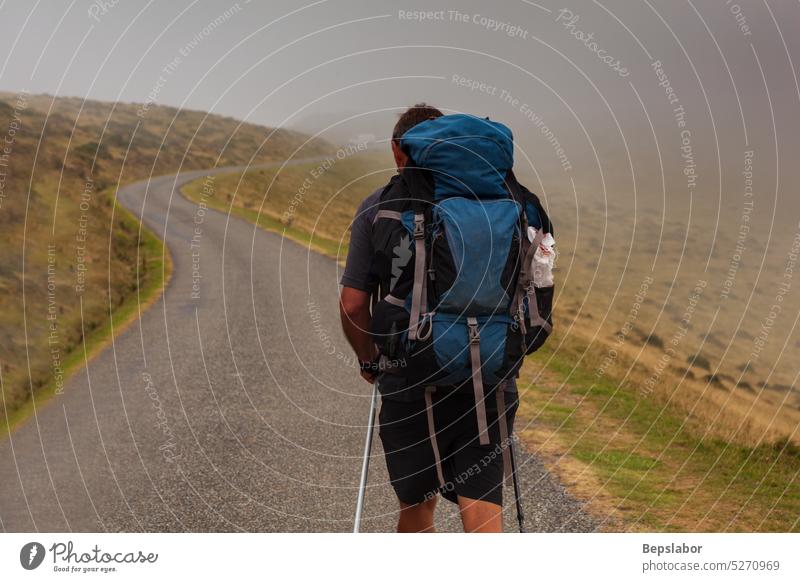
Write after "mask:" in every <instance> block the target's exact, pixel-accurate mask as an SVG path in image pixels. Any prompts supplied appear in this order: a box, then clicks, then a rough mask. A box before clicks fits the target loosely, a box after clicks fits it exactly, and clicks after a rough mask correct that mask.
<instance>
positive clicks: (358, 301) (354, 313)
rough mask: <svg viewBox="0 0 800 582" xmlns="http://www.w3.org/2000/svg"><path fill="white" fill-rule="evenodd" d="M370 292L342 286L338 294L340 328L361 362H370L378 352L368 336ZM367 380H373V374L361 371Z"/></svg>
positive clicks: (370, 317) (370, 318) (370, 316)
mask: <svg viewBox="0 0 800 582" xmlns="http://www.w3.org/2000/svg"><path fill="white" fill-rule="evenodd" d="M369 308H370V294H369V293H367V292H366V291H362V290H360V289H354V288H353V287H342V292H341V294H340V295H339V313H340V315H341V318H342V330H343V331H344V335H345V337H346V338H347V341H348V342H349V343H350V346H351V347H352V348H353V351H355V353H356V357H357V358H358V359H359V360H360V361H362V362H371V361H372V360H374V359H375V356H376V355H377V354H378V350H377V349H376V347H375V344H374V343H373V342H372V338H370V336H369V328H370V323H371V321H372V314H371V313H370V309H369ZM361 375H362V376H363V377H364V379H365V380H366V381H367V382H370V383H371V382H374V381H375V374H372V373H369V372H364V371H362V372H361Z"/></svg>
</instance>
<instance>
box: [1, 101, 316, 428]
mask: <svg viewBox="0 0 800 582" xmlns="http://www.w3.org/2000/svg"><path fill="white" fill-rule="evenodd" d="M0 134H2V135H0V144H2V145H0V380H2V390H1V391H0V396H1V397H2V404H3V406H2V408H0V410H2V414H0V429H2V432H4V433H5V432H7V430H6V427H10V426H13V424H14V423H15V422H17V421H19V420H20V419H22V418H24V417H25V415H26V414H27V413H28V412H29V411H30V410H31V409H32V399H31V397H32V396H33V395H35V398H36V403H37V404H40V403H41V401H42V400H43V399H44V398H46V397H48V396H52V395H53V394H57V393H59V392H60V391H61V390H62V389H63V384H64V383H65V382H66V380H67V378H68V377H69V375H70V373H72V372H73V371H74V370H76V369H78V368H79V367H80V366H81V365H82V363H83V362H84V359H85V358H87V357H90V356H91V355H92V354H93V353H95V352H96V351H97V349H98V348H99V347H100V346H101V345H102V344H103V342H104V341H105V340H106V339H107V338H108V337H109V335H110V333H111V319H112V318H113V327H114V330H115V331H118V330H119V329H121V328H122V327H124V325H125V323H126V322H129V321H130V320H132V319H134V318H135V317H136V316H137V315H138V312H139V311H140V309H141V308H142V307H143V306H144V305H146V304H147V303H148V302H152V301H153V300H154V298H155V297H156V296H157V295H158V293H159V292H160V290H161V288H162V286H163V283H164V280H165V277H167V276H168V275H169V269H170V265H169V258H168V257H167V256H166V255H165V251H164V249H163V247H162V245H161V243H160V242H159V241H158V239H157V238H156V237H155V236H153V234H152V233H150V232H149V231H148V230H147V229H144V228H141V225H140V224H139V222H138V221H137V220H136V218H135V217H134V216H132V215H131V214H130V213H129V212H127V211H126V210H124V209H123V208H121V207H120V206H119V205H117V204H116V203H115V193H116V189H117V188H118V186H120V185H122V184H126V183H130V182H134V181H137V180H142V179H146V178H148V177H149V176H155V175H161V174H165V173H171V172H175V171H179V170H191V169H198V168H210V167H214V166H215V165H220V166H229V165H241V164H248V163H260V162H268V161H274V160H277V159H285V158H286V157H288V156H289V155H291V154H293V153H294V154H295V155H298V156H301V157H302V156H309V157H310V156H319V155H321V154H323V153H326V152H329V151H331V150H332V148H331V146H330V145H329V144H327V143H325V142H322V141H319V140H314V141H310V142H309V143H305V142H306V137H305V136H303V135H302V134H298V133H295V132H291V131H286V130H279V131H276V132H274V133H273V132H272V130H270V129H269V128H265V127H259V126H255V125H252V124H245V123H239V122H237V121H236V120H233V119H228V118H222V117H219V116H215V115H207V114H205V113H201V112H194V111H180V112H179V111H178V110H176V109H174V108H167V107H158V106H150V107H149V108H147V109H146V110H143V109H140V108H139V106H137V105H135V104H120V103H117V104H113V103H99V102H93V101H86V102H84V101H82V100H81V99H76V98H55V99H54V98H52V97H50V96H32V95H27V94H21V95H12V94H8V93H0ZM304 143H305V145H304Z"/></svg>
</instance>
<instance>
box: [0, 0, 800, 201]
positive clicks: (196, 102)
mask: <svg viewBox="0 0 800 582" xmlns="http://www.w3.org/2000/svg"><path fill="white" fill-rule="evenodd" d="M419 10H424V11H429V12H434V14H429V15H428V18H426V19H425V20H422V21H421V20H419V19H418V18H417V15H415V14H414V11H419ZM564 10H567V11H569V12H564ZM453 11H457V12H458V14H456V13H455V12H453ZM575 17H577V19H576V18H575ZM745 26H746V28H744V27H745ZM706 27H707V28H706ZM798 31H800V4H798V3H797V2H792V1H789V0H781V1H772V2H769V3H768V4H767V3H761V2H755V1H747V2H745V1H743V0H742V1H740V3H739V4H736V3H734V2H732V1H731V2H728V1H726V0H715V1H711V0H694V2H688V1H687V2H684V1H676V0H670V1H664V0H661V1H653V0H648V1H643V2H631V1H622V0H616V1H610V2H602V3H599V2H597V3H596V2H589V1H573V0H570V1H568V2H565V3H555V2H553V1H552V0H543V1H542V2H541V3H534V2H528V1H525V0H516V1H507V2H502V3H501V2H497V3H492V4H488V3H485V2H477V1H469V2H454V1H450V2H444V1H441V0H425V1H421V0H409V1H407V2H399V3H396V2H388V1H383V0H382V1H372V2H366V1H364V2H352V1H340V0H330V1H319V2H316V3H307V4H306V3H303V2H289V1H276V2H272V1H271V2H257V1H252V2H247V1H246V0H240V1H239V2H238V3H232V2H230V1H204V2H199V1H197V2H190V1H186V0H180V1H169V2H166V1H162V2H145V1H143V0H118V1H117V2H116V4H114V3H113V0H96V1H95V2H91V1H87V0H75V1H73V2H66V1H55V0H41V1H39V2H31V1H20V0H7V1H5V2H3V3H1V4H0V47H2V52H1V53H0V54H3V55H5V59H4V62H3V64H2V68H1V69H0V89H2V90H7V91H15V90H18V89H21V88H25V89H27V90H29V91H31V92H34V93H39V92H48V93H53V94H58V95H78V96H87V97H89V98H93V99H100V100H115V99H120V100H123V101H139V102H141V101H145V100H152V101H154V102H155V103H158V104H167V105H174V106H182V107H188V108H192V109H201V110H210V111H213V112H215V113H220V114H224V115H231V116H234V117H237V118H241V119H246V120H248V121H252V122H255V123H263V124H267V125H280V124H288V125H294V126H297V127H302V128H304V129H312V130H316V129H320V128H322V127H324V126H327V125H329V124H331V123H337V122H339V121H341V120H342V118H343V117H347V116H351V115H358V116H361V117H360V118H359V120H358V121H352V122H346V123H343V124H340V126H339V128H338V131H330V132H328V133H327V134H326V135H329V136H330V137H332V138H334V139H340V138H341V137H342V136H343V135H344V136H346V135H355V134H357V133H359V132H363V131H372V132H374V133H375V134H376V135H377V136H378V137H383V136H385V135H386V134H388V132H389V129H390V128H389V126H390V124H391V121H392V115H393V114H394V113H396V111H397V110H398V109H399V108H401V107H403V106H406V105H408V104H411V103H413V102H415V101H419V100H421V99H424V100H428V101H430V102H432V103H434V104H436V105H438V106H440V107H442V108H444V109H447V110H451V111H469V112H473V113H476V114H482V115H490V116H491V117H492V118H495V119H498V120H501V121H503V122H506V123H508V124H509V125H510V126H511V127H512V129H514V131H515V133H516V135H517V141H518V143H519V144H520V145H521V146H522V148H523V149H524V152H525V153H524V154H523V158H519V159H520V161H521V162H524V165H527V166H528V167H529V168H528V169H531V168H534V167H535V169H536V170H537V171H539V172H541V173H543V174H545V175H548V176H549V178H548V180H549V181H550V182H551V183H552V182H558V184H557V185H556V186H555V187H556V188H558V189H561V190H563V189H566V188H568V187H571V185H570V181H569V179H570V178H571V179H573V180H574V181H575V183H576V184H577V185H578V186H586V187H589V186H590V185H591V186H592V187H593V190H595V191H597V190H599V189H598V188H597V187H596V186H597V185H602V184H603V183H605V188H606V189H607V190H614V189H616V190H620V189H622V190H625V191H631V190H632V188H633V186H634V184H633V178H632V173H631V169H630V168H631V165H632V164H633V165H634V166H635V167H636V168H637V173H638V179H639V180H640V182H639V183H638V184H636V186H637V187H638V188H639V189H640V190H641V191H648V190H652V189H660V170H659V164H658V163H656V162H655V161H654V160H657V159H658V154H660V155H661V158H662V161H663V164H664V165H665V167H666V168H667V169H666V174H667V180H668V182H669V185H670V186H671V187H672V188H673V190H674V189H678V190H679V191H680V190H681V189H682V190H683V191H686V189H687V185H686V180H685V179H684V177H683V176H684V174H683V172H682V169H683V168H684V165H683V164H684V162H683V161H682V158H681V153H682V152H681V150H680V147H681V137H680V132H681V131H682V128H679V127H678V126H677V125H676V123H677V119H676V117H675V114H674V108H675V106H682V107H683V108H684V109H685V121H686V124H687V127H686V128H687V129H689V130H690V132H691V136H690V140H691V146H692V153H693V155H694V157H695V163H696V164H697V170H698V175H699V178H698V179H699V180H700V186H699V187H700V188H702V189H703V190H704V191H706V192H710V193H711V194H716V193H717V192H718V191H720V190H726V187H725V185H724V184H722V186H720V184H721V182H720V176H723V175H725V174H731V175H732V176H733V177H734V183H733V184H734V185H735V186H736V188H737V189H738V184H739V182H740V180H739V176H738V172H739V170H740V167H741V165H742V162H741V160H742V156H743V152H744V151H745V150H746V149H748V148H753V149H755V150H756V151H757V155H756V160H757V162H756V163H757V167H758V168H759V169H761V170H763V172H762V176H763V180H764V181H763V182H762V185H763V187H764V188H765V189H766V190H769V189H770V188H774V180H775V166H776V162H777V163H779V164H780V173H781V182H782V185H783V186H787V185H792V186H796V185H797V181H796V180H795V175H794V172H795V169H794V168H793V165H794V162H795V160H796V158H797V153H798V138H797V136H798V135H800V131H799V130H800V115H797V113H798V108H799V107H800V93H799V92H798V88H797V84H796V83H797V78H796V77H797V66H798V64H800V48H798V47H799V46H800V35H798V34H797V33H798ZM589 34H591V35H592V38H591V39H590V40H586V35H589ZM784 43H785V45H786V46H784ZM787 49H788V50H787ZM790 56H791V58H792V59H793V60H794V65H795V68H794V69H793V68H792V66H791V64H790V60H789V59H790ZM601 57H603V58H604V59H605V60H606V61H610V62H609V63H607V62H604V60H603V58H601ZM656 60H659V61H661V62H662V63H663V72H664V74H665V75H666V76H667V79H668V82H669V85H670V87H672V88H673V90H674V91H675V95H676V96H677V101H676V102H675V103H672V104H671V103H669V101H668V99H669V96H668V95H667V93H666V90H665V87H664V86H659V82H663V78H659V77H658V75H657V72H656V71H655V69H654V67H653V66H652V63H653V61H656ZM759 65H760V67H759ZM762 69H763V77H762ZM454 75H455V76H457V77H454ZM454 79H455V80H454ZM765 80H766V83H765V82H764V81H765ZM458 81H461V82H462V83H470V82H471V81H475V82H476V86H477V88H475V89H474V90H473V89H470V88H467V87H465V86H463V85H461V84H459V82H458ZM480 83H484V84H485V85H484V86H483V88H481V87H480ZM768 96H769V99H768ZM640 99H641V102H640ZM515 100H516V101H515ZM770 105H771V106H772V113H774V117H775V120H776V122H775V126H776V128H777V133H774V132H773V124H772V113H771V110H770ZM387 109H389V110H391V112H392V115H390V114H389V113H387V112H386V110H387ZM382 110H383V112H382ZM651 124H652V126H653V129H651ZM542 125H544V126H545V128H544V129H543V128H542ZM653 132H655V134H656V137H655V138H654V137H653ZM745 132H747V135H746V139H745ZM776 141H777V146H778V147H777V152H778V159H777V160H776V143H775V142H776ZM559 150H560V152H561V153H559ZM659 150H660V151H659ZM629 156H630V157H629ZM524 157H528V158H530V160H531V161H530V162H527V161H526V160H524ZM565 160H566V161H565ZM718 160H719V162H720V163H721V168H722V169H720V164H718ZM598 161H599V162H600V163H599V164H598V163H597V162H598ZM565 164H566V165H568V166H571V168H572V169H571V170H565V169H564V166H565ZM770 172H771V177H769V176H767V175H766V174H767V173H770ZM712 197H713V196H712Z"/></svg>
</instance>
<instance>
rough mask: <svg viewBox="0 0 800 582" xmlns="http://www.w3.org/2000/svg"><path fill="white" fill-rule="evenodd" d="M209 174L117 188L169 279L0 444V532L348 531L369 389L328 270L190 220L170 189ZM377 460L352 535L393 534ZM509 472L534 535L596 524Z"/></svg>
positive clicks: (452, 518) (534, 472)
mask: <svg viewBox="0 0 800 582" xmlns="http://www.w3.org/2000/svg"><path fill="white" fill-rule="evenodd" d="M207 173H208V172H191V173H183V174H180V175H179V176H177V177H175V176H168V177H159V178H154V179H153V180H151V181H150V182H149V183H144V182H143V183H138V184H134V185H131V186H128V187H125V188H123V189H121V190H120V192H119V201H120V202H121V203H122V204H123V205H124V206H126V207H127V208H129V209H131V210H132V211H133V212H134V213H135V214H136V215H137V216H140V217H142V218H143V220H144V222H145V223H146V224H147V226H149V227H150V228H151V229H153V231H154V232H156V233H157V234H158V235H159V236H161V237H162V238H163V239H164V240H165V241H166V243H167V245H168V247H169V249H170V252H171V253H172V257H173V260H174V272H173V276H172V279H171V281H170V283H169V285H168V286H167V289H166V292H165V294H164V296H163V297H162V298H161V299H159V300H158V301H157V302H156V303H155V304H154V305H153V306H152V307H150V308H149V309H148V310H146V311H145V312H144V313H143V315H142V317H141V319H140V320H139V321H138V322H136V323H135V324H133V325H131V326H130V327H129V328H127V329H126V330H125V331H124V332H123V333H121V334H120V335H118V336H117V337H116V339H115V340H114V341H113V343H112V344H111V345H109V346H108V347H107V348H106V349H105V350H104V351H103V352H102V353H101V354H99V355H98V356H97V357H96V358H94V359H93V360H92V361H91V362H90V363H89V365H88V367H87V368H86V369H84V370H82V371H81V372H79V373H77V374H76V375H75V376H74V377H73V378H72V379H71V380H70V381H69V382H68V384H67V386H66V389H65V391H64V393H63V394H62V395H60V396H56V397H54V398H53V399H51V400H50V401H48V402H47V403H45V404H44V405H43V406H41V407H40V408H39V409H38V411H37V414H36V415H35V416H34V417H31V418H30V419H28V420H27V421H26V422H25V423H24V424H23V425H22V426H20V427H19V428H18V429H17V430H16V431H15V432H14V433H13V434H12V436H11V438H4V439H3V440H2V441H0V529H2V530H4V531H186V530H188V531H240V530H245V531H291V532H293V531H350V530H351V528H352V519H353V513H354V508H355V502H356V494H357V487H358V480H359V473H360V465H361V454H362V448H363V442H364V435H365V430H366V427H365V424H366V420H367V413H368V409H369V396H370V390H371V387H370V386H369V385H368V384H366V383H365V382H363V381H362V380H360V378H359V376H358V374H357V370H356V368H355V365H354V363H353V362H352V359H351V358H350V351H349V349H348V347H347V344H346V342H345V340H344V337H343V336H342V334H341V331H340V329H339V323H338V313H337V299H336V298H337V293H338V284H337V281H338V275H339V267H338V266H337V264H336V263H335V262H334V261H332V260H330V259H327V258H324V257H322V256H319V255H317V254H314V253H312V252H309V251H308V250H307V249H306V248H304V247H302V246H300V245H297V244H295V243H292V242H291V241H288V240H285V239H283V238H282V237H280V236H278V235H276V234H272V233H268V232H265V231H263V230H260V229H257V228H255V227H254V226H253V225H252V224H249V223H247V222H244V221H242V220H239V219H236V218H230V217H228V216H226V215H225V214H222V213H219V212H215V211H211V210H209V211H207V212H205V213H203V212H202V211H199V209H198V206H197V205H196V204H194V203H192V202H189V201H188V200H187V199H185V198H184V197H182V196H181V195H180V193H179V191H178V189H179V187H180V186H181V185H182V184H185V183H186V182H188V181H189V180H192V179H194V178H197V177H200V176H203V175H206V174H207ZM217 195H222V194H221V193H217ZM198 222H199V223H198ZM196 229H197V230H196ZM193 237H194V244H192V243H193ZM373 455H374V456H373V462H372V466H371V472H370V480H369V487H368V490H367V502H366V508H365V516H364V524H363V529H364V530H366V531H391V530H392V529H393V528H394V523H395V520H396V504H395V501H394V497H393V495H392V491H391V488H390V486H389V484H388V480H387V474H386V470H385V468H384V465H383V458H382V456H381V449H380V442H379V440H378V439H377V435H376V439H375V447H374V448H373ZM519 464H520V467H521V468H520V474H521V482H522V487H523V492H524V504H525V507H526V512H527V521H528V526H529V530H530V531H588V530H592V529H593V528H594V527H595V522H594V521H593V520H592V519H591V518H590V517H589V516H588V515H586V514H585V513H584V512H582V510H581V506H580V504H579V503H578V502H577V501H576V500H575V499H573V498H572V497H570V496H569V495H568V494H567V492H566V491H565V490H564V488H563V487H562V486H561V485H560V484H558V483H557V482H556V481H555V479H553V478H552V477H551V476H550V475H549V474H548V473H547V472H546V471H545V470H544V468H543V467H542V465H541V464H540V463H539V462H538V461H537V459H536V458H535V457H533V456H531V455H528V454H526V453H523V454H522V455H520V459H519ZM506 498H507V500H510V499H511V489H507V490H506ZM513 507H514V506H513V503H510V502H507V503H506V516H507V519H506V529H507V530H508V531H513V530H514V527H515V522H514V511H513ZM438 513H439V515H438V523H437V526H438V527H439V528H440V529H441V530H452V531H457V530H458V529H459V522H458V516H457V513H456V512H455V510H454V506H452V505H451V504H449V503H447V502H442V503H440V509H439V512H438Z"/></svg>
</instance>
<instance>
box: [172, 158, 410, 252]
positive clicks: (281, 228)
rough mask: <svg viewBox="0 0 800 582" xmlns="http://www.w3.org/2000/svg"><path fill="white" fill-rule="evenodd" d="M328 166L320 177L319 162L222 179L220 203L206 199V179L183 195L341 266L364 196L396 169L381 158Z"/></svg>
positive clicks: (217, 185)
mask: <svg viewBox="0 0 800 582" xmlns="http://www.w3.org/2000/svg"><path fill="white" fill-rule="evenodd" d="M329 161H331V162H332V163H331V165H330V166H329V167H328V168H327V169H324V170H322V171H320V168H322V167H323V165H322V164H323V163H322V162H321V161H315V162H309V163H306V164H297V165H294V166H287V167H285V168H284V169H283V170H280V169H279V168H266V169H259V170H250V171H247V172H245V173H244V174H243V175H242V174H223V175H219V176H217V177H216V179H215V185H214V190H215V192H217V193H220V194H221V195H222V197H219V196H212V197H209V196H204V194H203V184H204V181H205V178H201V179H199V180H195V181H193V182H190V183H189V184H186V185H185V186H184V187H183V194H184V195H185V196H186V197H187V198H189V200H191V201H193V202H195V203H200V202H201V201H202V202H205V203H206V204H207V205H208V206H209V207H211V208H214V209H215V210H219V211H220V212H224V213H226V214H227V213H229V212H230V213H231V214H232V215H234V216H238V217H240V218H243V219H245V220H248V221H249V222H252V223H254V224H257V225H258V226H259V227H261V228H263V229H264V230H268V231H271V232H277V233H279V234H281V235H283V236H285V237H287V238H289V239H292V240H294V241H296V242H298V243H300V244H302V245H304V246H306V247H309V248H311V249H313V250H314V251H316V252H319V253H321V254H323V255H325V256H328V257H330V258H333V259H335V260H339V261H341V260H343V258H344V257H346V256H347V248H348V242H349V232H348V229H349V226H350V221H351V220H352V218H353V213H354V211H355V209H356V207H357V206H358V204H359V203H360V202H361V200H362V199H363V198H364V193H365V192H371V191H373V190H375V189H376V188H379V187H380V186H382V185H384V184H386V182H387V181H388V179H389V178H390V177H391V176H392V174H393V173H394V168H393V166H391V165H390V160H389V159H388V157H387V156H385V155H381V154H361V155H356V156H352V157H347V158H345V159H342V160H339V159H337V158H336V156H332V157H331V158H329ZM375 168H377V170H376V169H375ZM298 193H300V195H299V198H298ZM290 209H291V213H290V212H289V210H290ZM287 215H290V216H291V220H287V218H286V217H287Z"/></svg>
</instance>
